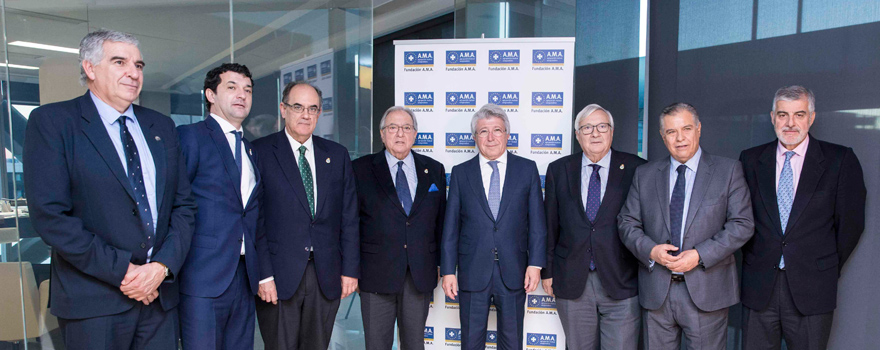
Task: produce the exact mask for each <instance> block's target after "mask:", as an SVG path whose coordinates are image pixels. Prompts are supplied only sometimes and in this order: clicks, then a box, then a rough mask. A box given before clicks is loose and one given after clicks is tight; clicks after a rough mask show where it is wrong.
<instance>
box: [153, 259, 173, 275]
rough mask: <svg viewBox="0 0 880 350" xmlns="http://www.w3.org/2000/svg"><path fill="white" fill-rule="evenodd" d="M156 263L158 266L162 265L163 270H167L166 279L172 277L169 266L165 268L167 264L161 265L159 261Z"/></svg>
mask: <svg viewBox="0 0 880 350" xmlns="http://www.w3.org/2000/svg"><path fill="white" fill-rule="evenodd" d="M155 263H157V264H159V265H162V268H164V269H165V277H171V271H170V270H168V266H165V264H163V263H160V262H158V261H155Z"/></svg>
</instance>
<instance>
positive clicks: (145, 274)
mask: <svg viewBox="0 0 880 350" xmlns="http://www.w3.org/2000/svg"><path fill="white" fill-rule="evenodd" d="M164 280H165V267H163V266H162V265H161V264H159V263H155V262H153V263H149V264H146V265H140V266H136V267H135V268H133V269H131V271H129V272H128V273H126V274H125V278H123V279H122V284H121V285H120V286H119V290H121V291H122V293H123V294H125V295H126V296H127V297H129V298H132V299H134V300H137V301H145V300H150V296H151V295H153V294H154V292H156V290H157V289H159V285H160V284H162V281H164ZM150 301H151V300H150Z"/></svg>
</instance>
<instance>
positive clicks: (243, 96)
mask: <svg viewBox="0 0 880 350" xmlns="http://www.w3.org/2000/svg"><path fill="white" fill-rule="evenodd" d="M204 91H205V106H206V107H207V108H208V110H209V111H210V113H211V115H210V116H208V117H207V118H206V119H205V120H204V121H201V122H198V123H195V124H190V125H183V126H180V127H179V128H178V131H179V133H180V144H181V151H182V152H183V156H184V159H185V161H186V170H187V176H188V178H189V180H190V181H191V182H192V188H193V195H194V196H195V198H196V203H198V205H199V211H198V213H197V214H196V232H195V234H194V235H193V240H192V246H191V247H190V250H189V254H188V255H187V257H186V263H185V264H184V265H183V269H182V270H181V271H180V284H181V294H182V295H181V301H180V331H181V340H182V343H183V348H184V349H187V350H189V349H251V348H253V346H254V319H255V317H254V315H255V309H254V294H256V291H257V281H258V279H259V275H260V274H259V260H258V259H257V255H256V254H257V252H256V249H255V248H254V247H255V246H254V243H255V234H256V226H257V217H258V216H259V208H260V197H261V194H262V193H261V190H262V186H261V185H260V174H259V172H258V171H257V168H256V167H255V165H254V164H256V163H255V159H256V154H254V152H253V151H252V150H251V146H250V143H249V142H248V141H247V140H245V139H243V138H242V127H241V123H242V122H243V121H244V119H245V118H246V117H247V116H248V113H249V112H250V109H251V101H252V96H253V80H252V79H251V73H250V71H249V70H248V68H247V67H246V66H243V65H240V64H237V63H224V64H222V65H220V66H219V67H216V68H214V69H212V70H210V71H209V72H208V74H207V76H206V77H205V87H204Z"/></svg>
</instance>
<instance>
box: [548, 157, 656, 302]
mask: <svg viewBox="0 0 880 350" xmlns="http://www.w3.org/2000/svg"><path fill="white" fill-rule="evenodd" d="M583 155H584V154H583V153H582V152H578V153H576V154H572V155H570V156H567V157H563V158H560V159H558V160H556V161H554V162H553V163H550V166H549V167H548V168H547V178H546V182H545V185H544V210H545V212H546V213H547V265H546V267H545V268H544V269H543V270H541V277H542V278H545V279H546V278H553V292H554V294H556V297H558V298H562V299H577V298H579V297H580V296H581V294H583V292H584V287H585V286H586V283H587V274H588V273H590V272H589V268H585V267H588V266H590V255H591V254H592V256H593V261H594V263H595V264H596V266H597V267H598V268H597V269H596V271H595V273H597V274H598V276H599V280H600V281H601V282H602V286H603V287H604V288H605V291H606V292H608V295H609V296H611V297H612V298H614V299H617V300H622V299H626V298H631V297H634V296H636V295H638V294H639V290H638V287H639V285H638V279H637V275H636V272H637V271H638V261H636V259H635V257H633V255H632V253H630V251H629V250H627V249H626V247H625V246H624V245H623V242H621V241H620V236H619V234H618V232H617V214H618V213H620V208H621V207H622V206H623V202H624V201H625V200H626V195H627V193H629V188H630V186H631V185H632V179H633V175H634V174H635V172H636V167H638V166H639V165H642V164H645V160H644V159H642V158H639V157H638V156H635V155H632V154H629V153H624V152H618V151H615V150H611V165H610V167H609V168H608V178H607V179H602V181H605V183H606V185H605V196H604V197H602V204H601V205H600V206H599V212H598V213H597V214H596V219H595V222H592V223H591V222H590V220H589V219H587V214H586V209H585V208H584V203H583V202H582V201H581V169H582V160H583ZM588 176H589V174H588Z"/></svg>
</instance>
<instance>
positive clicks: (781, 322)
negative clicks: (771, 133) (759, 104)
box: [740, 85, 867, 349]
mask: <svg viewBox="0 0 880 350" xmlns="http://www.w3.org/2000/svg"><path fill="white" fill-rule="evenodd" d="M815 118H816V99H815V97H814V95H813V92H812V91H810V90H809V89H807V88H805V87H803V86H798V85H794V86H786V87H783V88H781V89H779V90H778V91H777V92H776V95H775V96H774V98H773V111H772V112H771V115H770V121H771V122H772V123H773V126H774V129H775V131H776V136H777V140H774V141H773V142H770V143H767V144H763V145H761V146H758V147H754V148H751V149H747V150H745V151H743V152H742V154H740V161H742V163H743V171H744V172H745V178H746V182H747V183H748V185H749V190H750V192H751V195H752V202H753V208H754V215H755V224H756V225H755V236H754V237H753V238H752V239H751V240H749V241H748V243H746V244H745V245H744V246H743V249H742V250H743V271H742V295H743V298H742V302H743V306H745V307H744V308H743V349H779V348H780V347H781V343H782V339H785V343H786V345H787V346H788V348H789V349H825V348H827V346H828V339H829V337H830V335H831V322H832V320H833V318H834V309H835V308H836V307H837V279H838V277H839V275H840V271H841V269H843V265H844V264H845V263H846V260H847V258H849V256H850V255H851V254H852V252H853V250H854V249H855V248H856V245H857V244H858V243H859V238H860V237H861V235H862V231H864V229H865V198H866V195H867V194H866V189H865V180H864V178H863V177H862V166H861V164H859V159H858V158H857V157H856V155H855V153H853V150H852V148H849V147H844V146H841V145H836V144H833V143H829V142H825V141H822V140H818V139H816V138H814V137H813V135H810V134H809V131H810V126H812V125H813V121H814V120H815Z"/></svg>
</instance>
